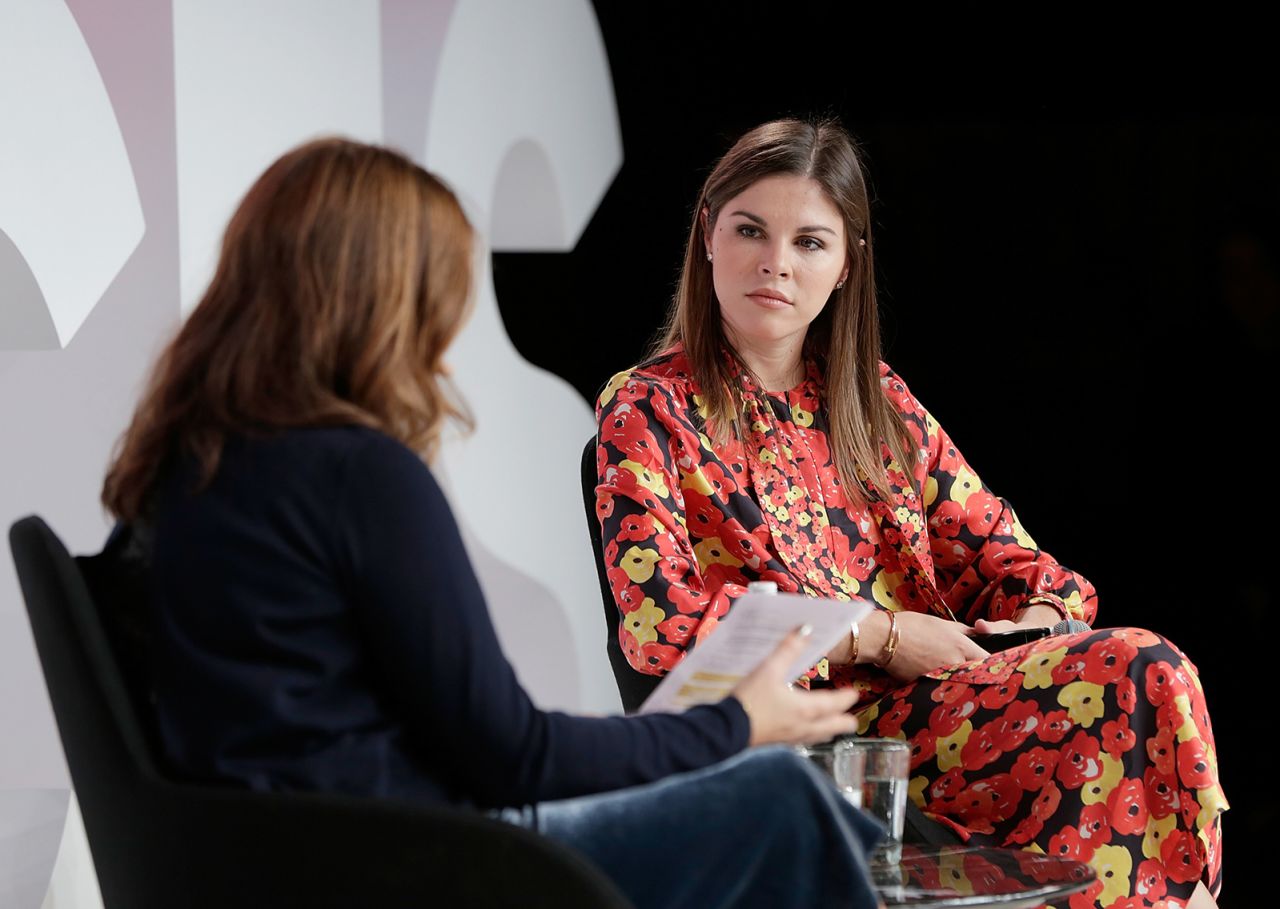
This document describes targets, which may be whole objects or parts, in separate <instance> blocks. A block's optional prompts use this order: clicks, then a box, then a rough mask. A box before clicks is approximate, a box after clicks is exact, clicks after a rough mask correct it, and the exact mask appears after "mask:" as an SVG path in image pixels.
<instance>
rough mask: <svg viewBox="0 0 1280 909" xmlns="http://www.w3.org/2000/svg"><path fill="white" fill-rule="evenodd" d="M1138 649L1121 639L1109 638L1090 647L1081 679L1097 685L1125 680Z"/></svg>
mask: <svg viewBox="0 0 1280 909" xmlns="http://www.w3.org/2000/svg"><path fill="white" fill-rule="evenodd" d="M1137 655H1138V648H1137V647H1135V646H1133V645H1132V644H1130V643H1129V642H1128V641H1124V640H1121V639H1120V638H1115V637H1108V638H1104V639H1103V640H1101V641H1096V642H1094V643H1093V644H1092V645H1090V647H1089V649H1088V651H1087V652H1086V653H1085V660H1084V669H1083V670H1082V671H1081V673H1080V678H1082V679H1084V680H1085V681H1086V682H1093V683H1094V684H1095V685H1109V684H1110V683H1112V682H1114V681H1116V680H1117V679H1121V678H1124V677H1125V675H1126V674H1127V673H1128V671H1129V664H1130V663H1132V662H1133V658H1134V657H1135V656H1137Z"/></svg>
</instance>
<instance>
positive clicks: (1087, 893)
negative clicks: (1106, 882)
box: [1067, 881, 1103, 909]
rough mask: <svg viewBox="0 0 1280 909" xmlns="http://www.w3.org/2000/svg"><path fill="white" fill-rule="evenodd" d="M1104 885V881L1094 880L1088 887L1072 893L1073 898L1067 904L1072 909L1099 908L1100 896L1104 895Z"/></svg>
mask: <svg viewBox="0 0 1280 909" xmlns="http://www.w3.org/2000/svg"><path fill="white" fill-rule="evenodd" d="M1102 887H1103V883H1102V881H1094V882H1093V883H1092V884H1090V885H1089V887H1088V889H1086V890H1082V891H1081V892H1079V893H1073V894H1071V899H1070V900H1068V901H1067V905H1068V906H1069V907H1070V909H1097V907H1098V897H1099V896H1101V895H1102Z"/></svg>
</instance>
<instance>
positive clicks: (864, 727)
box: [858, 701, 880, 735]
mask: <svg viewBox="0 0 1280 909" xmlns="http://www.w3.org/2000/svg"><path fill="white" fill-rule="evenodd" d="M879 716H880V702H879V701H877V702H876V703H874V704H872V705H871V706H870V707H868V708H867V709H866V710H862V711H859V713H858V735H866V734H867V733H868V732H869V731H871V724H872V723H874V722H875V721H876V718H877V717H879Z"/></svg>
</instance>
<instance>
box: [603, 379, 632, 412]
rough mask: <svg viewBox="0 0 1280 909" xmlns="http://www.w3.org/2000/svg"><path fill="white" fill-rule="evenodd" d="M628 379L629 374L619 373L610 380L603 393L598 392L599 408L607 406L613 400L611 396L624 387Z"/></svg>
mask: <svg viewBox="0 0 1280 909" xmlns="http://www.w3.org/2000/svg"><path fill="white" fill-rule="evenodd" d="M630 378H631V373H630V372H620V373H618V374H617V375H616V376H614V377H613V378H612V379H610V380H609V384H608V385H606V386H605V387H604V391H602V392H600V406H601V407H605V406H607V405H608V404H609V402H610V401H612V400H613V396H614V395H616V394H617V393H618V389H619V388H621V387H622V386H623V385H626V384H627V380H628V379H630Z"/></svg>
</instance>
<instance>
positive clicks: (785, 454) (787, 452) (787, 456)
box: [782, 445, 795, 461]
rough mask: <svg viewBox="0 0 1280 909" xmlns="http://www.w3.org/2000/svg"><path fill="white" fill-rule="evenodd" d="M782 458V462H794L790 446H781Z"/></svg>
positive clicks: (793, 454)
mask: <svg viewBox="0 0 1280 909" xmlns="http://www.w3.org/2000/svg"><path fill="white" fill-rule="evenodd" d="M782 458H783V460H784V461H794V460H795V453H794V452H793V451H792V450H791V446H790V445H783V446H782Z"/></svg>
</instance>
